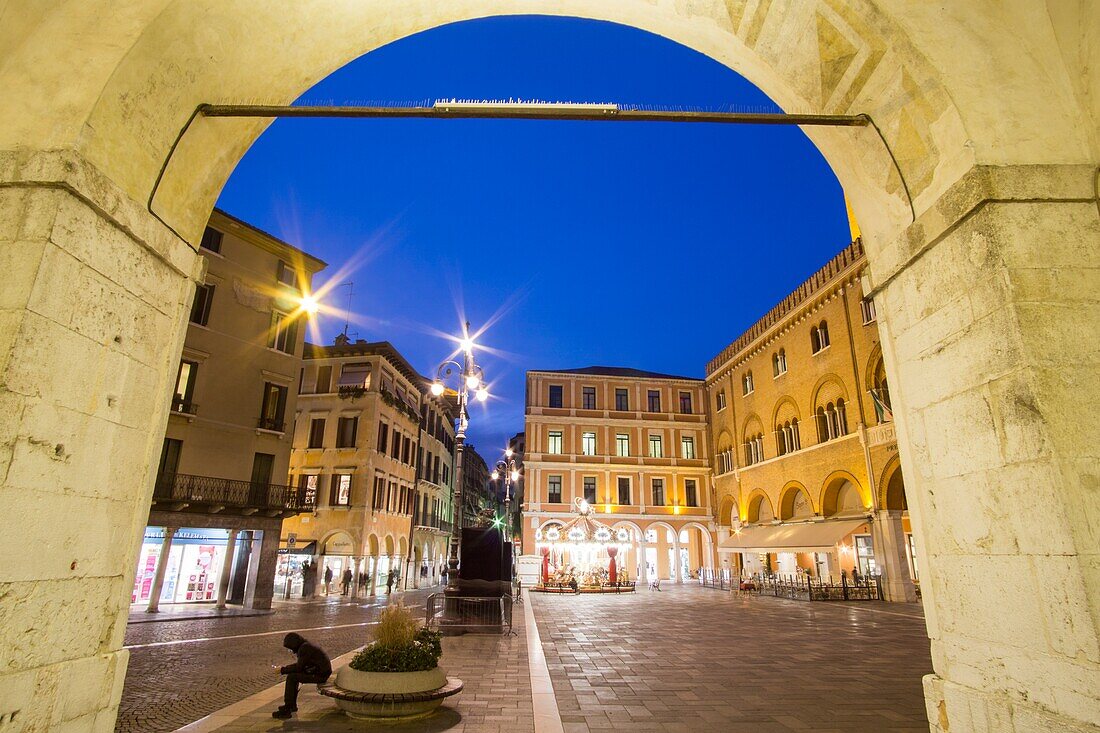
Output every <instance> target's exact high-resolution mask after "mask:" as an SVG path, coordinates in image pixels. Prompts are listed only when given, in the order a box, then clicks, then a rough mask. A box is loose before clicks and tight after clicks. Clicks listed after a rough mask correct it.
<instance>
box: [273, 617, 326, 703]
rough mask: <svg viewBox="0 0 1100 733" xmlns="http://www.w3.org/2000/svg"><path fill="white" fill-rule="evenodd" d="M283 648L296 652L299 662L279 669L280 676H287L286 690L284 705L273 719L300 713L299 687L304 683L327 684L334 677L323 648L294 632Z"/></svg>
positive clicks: (284, 639)
mask: <svg viewBox="0 0 1100 733" xmlns="http://www.w3.org/2000/svg"><path fill="white" fill-rule="evenodd" d="M283 646H284V647H286V648H287V649H289V650H290V651H292V652H294V654H295V655H297V657H298V661H297V662H295V663H294V664H288V665H286V666H285V667H279V674H285V675H286V689H285V690H284V692H283V704H282V705H281V706H280V707H279V709H278V710H276V711H275V712H273V713H272V714H271V717H273V718H283V719H286V718H289V717H290V716H291V715H293V714H294V713H296V712H297V711H298V686H299V685H301V684H302V683H303V682H306V683H308V682H315V683H317V684H320V683H322V682H327V681H328V678H329V677H330V676H331V675H332V663H331V662H330V661H329V659H328V655H327V654H325V653H324V651H322V650H321V647H319V646H316V645H314V644H311V643H309V642H308V641H306V640H305V639H304V638H302V636H301V635H299V634H296V633H294V632H293V631H292V632H290V633H289V634H287V635H286V636H284V637H283Z"/></svg>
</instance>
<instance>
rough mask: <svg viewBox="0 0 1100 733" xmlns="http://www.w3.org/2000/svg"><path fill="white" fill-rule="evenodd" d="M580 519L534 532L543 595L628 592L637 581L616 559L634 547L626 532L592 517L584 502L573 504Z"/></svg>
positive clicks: (628, 533)
mask: <svg viewBox="0 0 1100 733" xmlns="http://www.w3.org/2000/svg"><path fill="white" fill-rule="evenodd" d="M573 507H574V511H575V512H576V514H577V516H575V517H574V518H573V519H570V520H569V521H567V522H564V523H557V522H553V523H550V524H548V525H546V526H545V527H543V528H542V529H540V530H539V531H538V532H536V533H535V546H536V548H537V551H538V554H539V555H540V556H541V558H542V572H541V573H540V577H539V582H538V584H537V585H535V587H534V588H533V589H532V590H535V591H539V592H543V593H629V592H631V591H633V590H634V589H635V585H634V579H633V578H630V577H628V576H627V573H626V572H625V571H624V570H620V569H619V568H618V566H617V562H616V558H617V557H619V556H620V553H623V554H625V553H626V552H627V551H628V550H629V549H630V548H632V547H633V544H634V543H633V538H632V536H631V534H630V532H629V531H628V530H626V529H622V528H620V529H611V528H610V527H608V526H607V525H606V524H604V523H603V522H600V521H599V520H597V519H595V518H594V517H593V516H592V507H591V505H590V504H589V503H588V502H587V501H585V500H584V499H575V500H574V501H573Z"/></svg>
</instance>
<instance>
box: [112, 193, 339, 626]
mask: <svg viewBox="0 0 1100 733" xmlns="http://www.w3.org/2000/svg"><path fill="white" fill-rule="evenodd" d="M200 252H201V254H202V257H203V260H204V266H205V276H204V278H203V282H202V283H201V284H199V285H197V286H196V288H195V297H194V301H193V304H192V308H191V314H190V319H189V322H188V325H187V337H186V340H185V341H184V345H183V353H182V355H181V358H180V362H179V367H178V371H177V373H176V383H175V390H174V392H173V395H172V408H171V412H170V413H169V416H168V422H167V425H166V426H165V428H164V443H163V448H162V451H161V456H160V464H159V466H158V472H157V481H156V486H155V489H154V491H153V497H152V504H151V507H150V511H149V519H148V523H147V525H146V527H145V530H144V534H143V541H142V545H141V549H140V551H139V554H138V565H137V572H136V575H135V580H134V588H133V593H132V594H131V599H130V600H131V603H134V604H141V605H144V606H146V607H147V608H148V609H150V610H156V609H157V607H158V605H159V604H160V603H161V602H163V603H203V602H211V603H214V602H217V603H218V604H219V605H224V604H225V603H231V604H235V603H240V604H243V605H246V606H248V607H251V608H269V607H270V606H271V592H272V578H273V576H274V574H275V567H276V551H277V549H278V547H279V525H280V522H281V520H282V518H283V517H286V516H292V515H295V514H297V513H298V512H300V511H307V510H308V509H310V508H312V507H311V506H310V504H311V502H309V501H306V500H305V499H306V497H304V496H303V495H301V494H299V493H298V492H296V491H295V490H294V488H293V487H290V486H286V485H285V484H286V476H287V466H288V464H289V462H290V450H291V432H292V431H290V430H288V429H287V424H288V422H290V421H291V419H292V416H293V415H294V410H295V403H296V400H297V393H298V388H297V380H298V377H299V373H300V372H301V366H302V350H303V343H304V334H305V331H306V326H307V319H308V314H307V313H306V312H305V311H303V309H302V308H301V305H302V299H303V296H304V295H306V294H308V293H309V291H310V288H311V282H312V278H313V275H314V274H315V273H317V272H318V271H320V270H321V269H323V268H324V267H325V263H324V262H322V261H321V260H319V259H317V258H316V257H313V256H311V255H309V254H307V253H305V252H303V251H301V250H300V249H298V248H296V247H294V246H292V245H290V244H288V243H286V242H284V241H282V240H280V239H278V238H276V237H273V236H272V235H270V234H268V233H266V232H263V231H261V230H259V229H257V228H255V227H253V226H251V225H249V224H247V223H246V222H243V221H241V220H239V219H237V218H235V217H233V216H231V215H229V214H227V213H226V212H224V211H220V210H215V211H214V212H213V213H212V214H211V216H210V221H209V225H208V226H207V228H206V230H205V233H204V235H203V237H202V243H201V248H200ZM291 427H293V426H291Z"/></svg>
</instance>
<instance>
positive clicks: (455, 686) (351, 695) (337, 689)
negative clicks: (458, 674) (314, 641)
mask: <svg viewBox="0 0 1100 733" xmlns="http://www.w3.org/2000/svg"><path fill="white" fill-rule="evenodd" d="M320 689H321V694H322V695H325V696H326V697H331V698H333V699H334V700H335V701H336V705H337V707H339V708H340V709H341V710H343V711H344V713H345V714H346V715H348V716H349V717H352V718H359V719H362V720H379V719H387V720H394V719H400V718H403V719H407V718H418V717H421V716H424V715H429V714H431V713H432V712H434V711H435V709H436V708H438V707H439V706H440V705H441V704H442V703H443V700H444V698H446V697H449V696H450V695H454V694H457V693H458V692H460V691H461V690H462V681H461V680H455V679H448V678H447V673H446V672H444V671H443V669H442V668H440V667H436V668H435V669H429V670H425V671H423V672H360V671H359V670H356V669H352V668H351V667H347V666H345V667H341V668H340V670H339V671H338V672H337V673H336V681H335V683H334V684H330V685H322V686H321V688H320Z"/></svg>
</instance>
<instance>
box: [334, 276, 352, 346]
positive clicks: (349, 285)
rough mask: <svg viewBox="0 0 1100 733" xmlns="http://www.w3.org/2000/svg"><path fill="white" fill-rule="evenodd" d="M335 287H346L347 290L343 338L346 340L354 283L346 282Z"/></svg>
mask: <svg viewBox="0 0 1100 733" xmlns="http://www.w3.org/2000/svg"><path fill="white" fill-rule="evenodd" d="M336 287H338V288H343V287H346V288H347V289H348V304H347V306H346V307H345V308H344V337H345V338H346V337H347V335H348V325H349V324H350V323H351V295H352V293H353V292H355V283H354V282H352V281H351V280H348V281H347V282H346V283H340V284H339V285H337V286H336Z"/></svg>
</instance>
